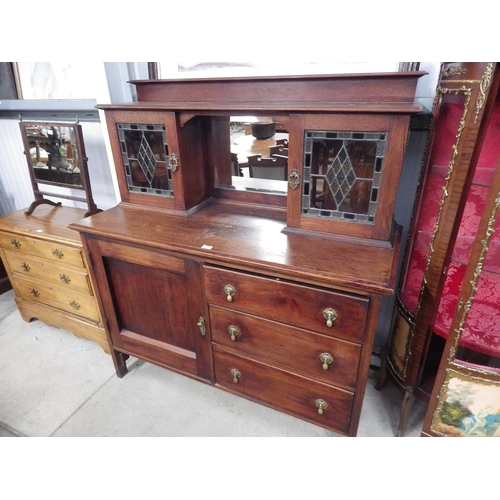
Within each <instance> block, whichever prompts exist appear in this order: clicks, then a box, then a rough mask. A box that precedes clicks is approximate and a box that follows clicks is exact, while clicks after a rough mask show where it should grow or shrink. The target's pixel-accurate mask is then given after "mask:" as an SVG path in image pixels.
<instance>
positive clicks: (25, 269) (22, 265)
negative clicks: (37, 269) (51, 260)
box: [21, 262, 31, 273]
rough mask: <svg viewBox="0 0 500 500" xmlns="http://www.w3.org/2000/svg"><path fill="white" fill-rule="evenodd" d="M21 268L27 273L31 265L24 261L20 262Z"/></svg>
mask: <svg viewBox="0 0 500 500" xmlns="http://www.w3.org/2000/svg"><path fill="white" fill-rule="evenodd" d="M21 269H23V270H24V271H26V272H27V273H29V271H30V269H31V267H30V266H29V264H26V262H23V263H22V264H21Z"/></svg>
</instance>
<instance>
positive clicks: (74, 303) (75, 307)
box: [69, 300, 80, 311]
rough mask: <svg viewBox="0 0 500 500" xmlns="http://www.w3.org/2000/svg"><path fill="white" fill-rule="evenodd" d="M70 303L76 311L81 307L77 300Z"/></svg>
mask: <svg viewBox="0 0 500 500" xmlns="http://www.w3.org/2000/svg"><path fill="white" fill-rule="evenodd" d="M69 305H70V306H71V307H72V308H73V309H74V310H75V311H76V310H77V309H80V304H79V303H78V302H76V301H75V300H72V301H71V302H70V303H69Z"/></svg>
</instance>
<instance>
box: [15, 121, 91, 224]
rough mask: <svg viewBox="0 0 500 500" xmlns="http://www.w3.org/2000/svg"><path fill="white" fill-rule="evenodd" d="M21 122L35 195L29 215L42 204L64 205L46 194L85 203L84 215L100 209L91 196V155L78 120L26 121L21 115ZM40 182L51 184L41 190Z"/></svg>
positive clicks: (86, 215)
mask: <svg viewBox="0 0 500 500" xmlns="http://www.w3.org/2000/svg"><path fill="white" fill-rule="evenodd" d="M19 126H20V128H21V136H22V139H23V145H24V154H25V156H26V161H27V162H28V170H29V174H30V179H31V185H32V188H33V193H34V195H35V201H34V202H33V203H32V204H31V205H30V207H29V208H28V210H27V211H26V212H25V213H26V215H31V214H32V213H33V211H34V210H35V209H36V207H38V206H39V205H42V204H48V205H53V206H60V205H61V202H60V201H59V202H54V201H52V200H50V199H47V198H45V197H46V196H49V197H51V198H52V197H55V198H62V199H66V200H74V201H79V202H84V203H86V204H87V212H86V213H85V215H84V217H88V216H90V215H93V214H95V213H97V212H100V211H101V210H100V209H98V208H97V206H96V204H95V202H94V200H93V198H92V189H91V186H90V177H89V172H88V167H87V161H88V158H87V157H86V155H85V147H84V142H83V133H82V128H81V126H80V125H79V123H78V122H77V121H76V122H75V123H69V122H68V123H64V122H24V121H22V118H20V122H19ZM39 184H43V185H44V186H49V190H47V191H43V190H41V189H40V188H39ZM51 187H52V188H51ZM61 188H62V189H61ZM73 190H79V191H84V193H85V197H83V196H78V195H75V194H73Z"/></svg>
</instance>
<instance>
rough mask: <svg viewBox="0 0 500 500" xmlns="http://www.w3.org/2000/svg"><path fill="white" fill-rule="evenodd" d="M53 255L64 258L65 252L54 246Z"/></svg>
mask: <svg viewBox="0 0 500 500" xmlns="http://www.w3.org/2000/svg"><path fill="white" fill-rule="evenodd" d="M52 255H53V256H54V257H55V258H56V259H62V258H63V255H64V254H63V253H62V252H61V250H58V249H57V248H54V250H52Z"/></svg>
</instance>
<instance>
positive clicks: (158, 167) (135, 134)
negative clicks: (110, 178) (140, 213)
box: [117, 123, 174, 198]
mask: <svg viewBox="0 0 500 500" xmlns="http://www.w3.org/2000/svg"><path fill="white" fill-rule="evenodd" d="M117 127H118V137H119V140H120V148H121V153H122V158H123V165H124V168H125V176H126V179H127V186H128V190H129V191H131V192H135V193H143V194H151V195H157V196H165V197H168V198H172V197H173V195H174V193H173V188H172V174H171V170H170V169H169V168H168V159H169V156H168V145H167V137H166V133H165V126H164V125H145V124H124V123H120V124H118V125H117Z"/></svg>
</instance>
